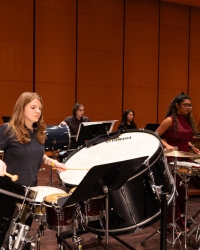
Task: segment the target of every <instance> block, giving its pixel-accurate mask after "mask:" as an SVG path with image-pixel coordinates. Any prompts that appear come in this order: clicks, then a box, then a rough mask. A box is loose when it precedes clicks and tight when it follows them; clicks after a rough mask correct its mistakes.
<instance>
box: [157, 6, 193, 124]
mask: <svg viewBox="0 0 200 250" xmlns="http://www.w3.org/2000/svg"><path fill="white" fill-rule="evenodd" d="M169 16H170V18H169ZM188 53H189V7H188V6H184V5H177V4H171V3H161V8H160V51H159V57H160V59H159V109H158V121H159V122H161V121H162V120H163V114H165V113H166V106H167V107H168V105H169V103H170V101H171V99H173V97H174V96H176V95H177V94H179V93H180V92H182V91H185V92H187V91H188V89H187V88H188V65H189V64H188ZM166 93H169V95H166Z"/></svg>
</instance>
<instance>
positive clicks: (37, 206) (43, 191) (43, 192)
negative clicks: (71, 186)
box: [30, 186, 66, 217]
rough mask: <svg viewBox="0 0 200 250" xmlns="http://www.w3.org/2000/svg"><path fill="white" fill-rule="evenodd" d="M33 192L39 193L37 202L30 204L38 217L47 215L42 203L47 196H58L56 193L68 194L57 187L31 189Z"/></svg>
mask: <svg viewBox="0 0 200 250" xmlns="http://www.w3.org/2000/svg"><path fill="white" fill-rule="evenodd" d="M31 190H34V191H36V192H37V196H36V198H35V201H34V202H33V203H30V205H31V207H32V210H33V214H34V215H36V216H39V217H41V216H43V215H44V214H46V212H45V209H43V206H42V202H43V200H44V197H45V196H48V195H50V194H56V193H63V194H66V192H65V191H63V190H62V189H59V188H55V187H48V186H36V187H31Z"/></svg>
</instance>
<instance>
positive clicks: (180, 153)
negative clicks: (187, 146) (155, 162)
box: [164, 150, 200, 158]
mask: <svg viewBox="0 0 200 250" xmlns="http://www.w3.org/2000/svg"><path fill="white" fill-rule="evenodd" d="M164 153H165V155H166V156H171V157H182V158H200V155H199V154H195V153H191V152H185V151H177V150H174V151H171V150H164Z"/></svg>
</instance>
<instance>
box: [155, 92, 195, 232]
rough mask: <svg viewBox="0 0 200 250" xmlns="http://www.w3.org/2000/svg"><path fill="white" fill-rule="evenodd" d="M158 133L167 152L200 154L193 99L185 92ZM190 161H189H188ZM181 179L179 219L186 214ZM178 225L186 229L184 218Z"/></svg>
mask: <svg viewBox="0 0 200 250" xmlns="http://www.w3.org/2000/svg"><path fill="white" fill-rule="evenodd" d="M156 132H157V133H158V135H159V136H161V138H162V140H161V141H162V145H163V147H164V149H166V150H175V149H176V150H177V149H178V150H179V151H185V152H188V151H189V150H192V151H193V153H196V154H199V153H200V151H199V149H198V148H196V147H195V145H193V144H192V139H193V135H195V134H197V127H196V123H195V121H194V118H193V115H192V102H191V98H190V97H189V96H188V95H186V94H185V93H184V92H182V93H180V94H179V95H177V96H176V97H175V98H174V99H173V100H172V102H171V103H170V105H169V108H168V110H167V114H166V117H165V119H164V120H163V121H162V122H161V124H160V126H159V127H158V128H157V130H156ZM186 159H187V158H182V159H181V158H178V161H181V160H182V161H185V160H186ZM188 160H189V159H188ZM173 161H174V158H173V157H168V162H173ZM180 181H181V177H180V176H179V175H178V174H177V175H176V188H177V191H178V197H177V198H176V209H175V210H176V212H175V217H176V218H179V216H180V214H184V212H185V211H184V196H185V189H184V187H183V185H181V186H180ZM168 220H169V221H168V222H170V221H172V216H171V211H169V214H168ZM177 224H178V225H179V226H180V227H181V229H184V218H180V219H179V220H178V221H177Z"/></svg>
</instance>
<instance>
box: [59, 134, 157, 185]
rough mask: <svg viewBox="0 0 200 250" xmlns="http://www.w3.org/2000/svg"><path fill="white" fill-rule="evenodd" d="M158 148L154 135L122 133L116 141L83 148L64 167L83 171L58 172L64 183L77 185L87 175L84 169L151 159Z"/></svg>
mask: <svg viewBox="0 0 200 250" xmlns="http://www.w3.org/2000/svg"><path fill="white" fill-rule="evenodd" d="M159 147H160V140H159V139H158V138H157V137H156V136H155V135H154V134H151V133H147V132H143V131H140V132H139V131H138V132H137V131H136V132H128V133H123V134H121V135H120V136H119V137H118V138H116V139H113V140H109V141H107V142H102V143H100V144H97V145H95V146H91V147H89V148H86V147H85V148H83V149H81V150H80V151H78V152H77V153H76V154H74V155H72V156H71V157H70V158H69V159H68V160H67V161H66V163H65V165H66V166H67V167H70V168H79V169H83V170H67V171H64V172H60V178H61V180H62V181H63V182H64V183H68V184H71V185H78V184H79V183H80V182H81V181H82V179H83V177H84V176H85V175H86V174H87V170H84V169H90V168H92V167H94V166H96V165H103V164H107V163H112V162H120V161H125V160H131V159H135V158H140V157H144V156H148V157H149V158H151V156H153V155H154V153H155V152H156V151H157V150H158V148H159Z"/></svg>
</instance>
